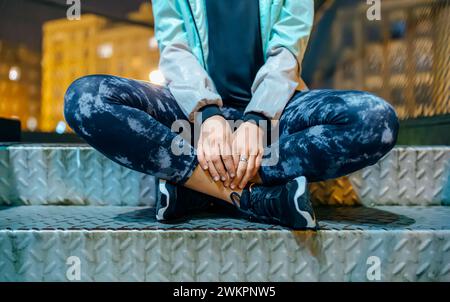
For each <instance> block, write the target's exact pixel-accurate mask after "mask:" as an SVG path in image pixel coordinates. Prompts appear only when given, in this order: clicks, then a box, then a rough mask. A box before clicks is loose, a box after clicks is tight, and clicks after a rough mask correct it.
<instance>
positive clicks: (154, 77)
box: [148, 69, 166, 86]
mask: <svg viewBox="0 0 450 302" xmlns="http://www.w3.org/2000/svg"><path fill="white" fill-rule="evenodd" d="M148 77H149V79H150V82H151V83H153V84H155V85H161V86H162V85H164V83H165V82H166V79H165V78H164V75H163V74H162V72H161V71H160V70H159V69H157V70H153V71H152V72H150V74H149V76H148Z"/></svg>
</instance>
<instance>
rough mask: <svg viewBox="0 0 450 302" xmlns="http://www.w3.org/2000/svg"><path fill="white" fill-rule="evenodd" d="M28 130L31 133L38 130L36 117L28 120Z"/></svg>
mask: <svg viewBox="0 0 450 302" xmlns="http://www.w3.org/2000/svg"><path fill="white" fill-rule="evenodd" d="M27 128H28V130H30V131H35V130H36V128H37V119H36V118H35V117H34V116H32V117H30V118H28V120H27Z"/></svg>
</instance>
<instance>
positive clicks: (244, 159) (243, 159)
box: [239, 156, 247, 163]
mask: <svg viewBox="0 0 450 302" xmlns="http://www.w3.org/2000/svg"><path fill="white" fill-rule="evenodd" d="M239 160H240V161H243V162H245V163H246V162H247V157H245V156H241V158H240V159H239Z"/></svg>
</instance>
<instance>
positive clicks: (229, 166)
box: [221, 141, 236, 178]
mask: <svg viewBox="0 0 450 302" xmlns="http://www.w3.org/2000/svg"><path fill="white" fill-rule="evenodd" d="M221 149H222V153H221V154H222V161H223V163H224V164H225V168H226V170H227V172H228V175H229V176H230V177H231V178H233V177H234V175H235V173H236V170H235V168H234V162H233V156H232V153H231V147H230V142H228V141H227V142H225V143H224V145H223V146H221Z"/></svg>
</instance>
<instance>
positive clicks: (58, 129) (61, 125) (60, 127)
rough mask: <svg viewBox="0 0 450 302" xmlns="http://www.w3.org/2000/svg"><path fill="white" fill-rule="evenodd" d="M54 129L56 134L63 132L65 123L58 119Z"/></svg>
mask: <svg viewBox="0 0 450 302" xmlns="http://www.w3.org/2000/svg"><path fill="white" fill-rule="evenodd" d="M55 131H56V133H58V134H63V133H64V131H66V123H65V122H63V121H59V122H58V124H57V125H56V129H55Z"/></svg>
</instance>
